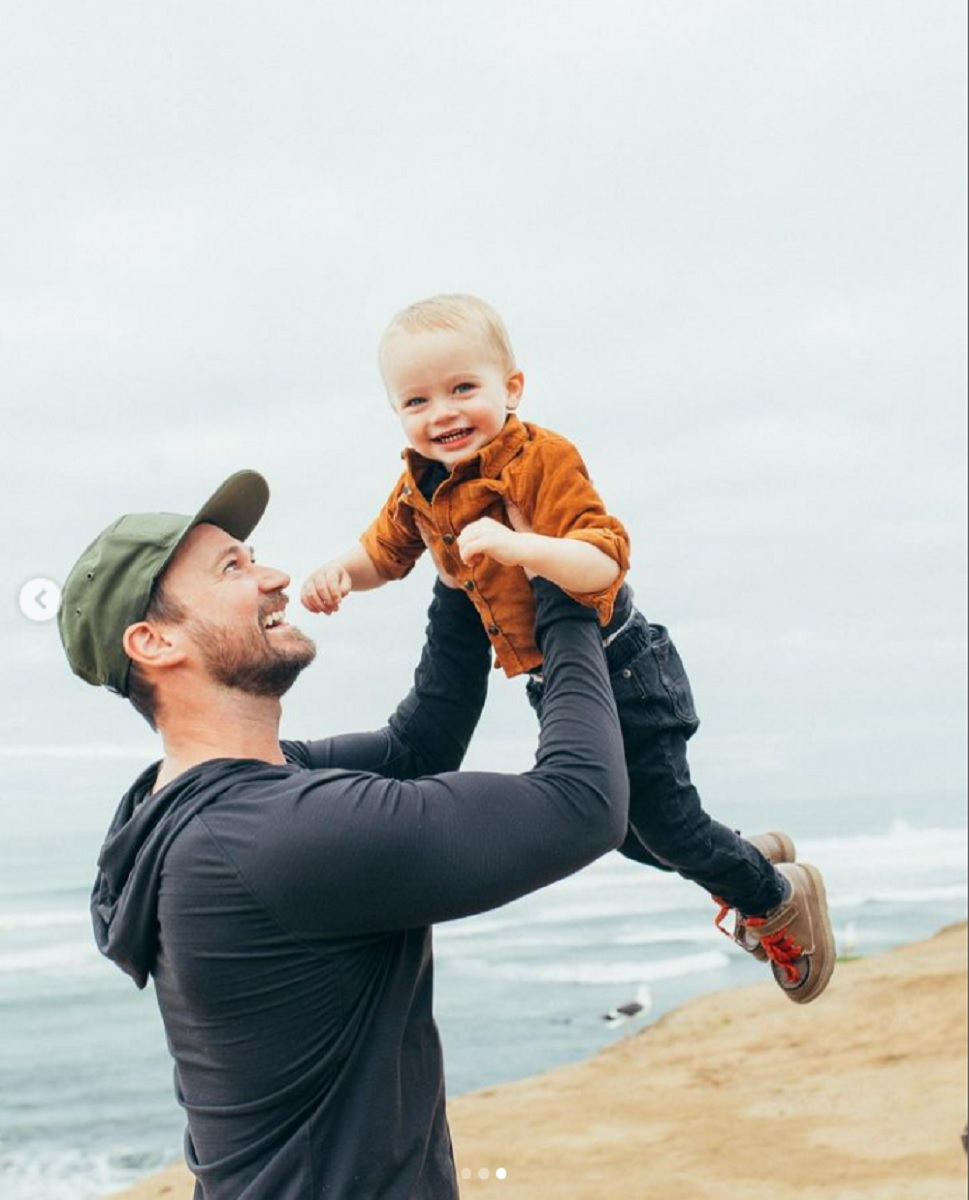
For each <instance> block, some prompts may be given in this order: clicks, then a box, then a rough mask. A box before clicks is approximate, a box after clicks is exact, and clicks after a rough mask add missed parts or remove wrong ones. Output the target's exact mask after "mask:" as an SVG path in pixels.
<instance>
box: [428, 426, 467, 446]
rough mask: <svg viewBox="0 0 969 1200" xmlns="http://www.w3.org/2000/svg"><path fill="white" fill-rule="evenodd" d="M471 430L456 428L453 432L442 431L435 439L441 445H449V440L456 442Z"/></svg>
mask: <svg viewBox="0 0 969 1200" xmlns="http://www.w3.org/2000/svg"><path fill="white" fill-rule="evenodd" d="M470 432H471V430H470V429H455V430H454V432H453V433H442V434H441V436H440V437H436V438H435V439H434V440H435V442H438V443H439V444H441V445H447V443H448V442H456V441H458V439H459V438H463V437H467V436H468V434H469V433H470Z"/></svg>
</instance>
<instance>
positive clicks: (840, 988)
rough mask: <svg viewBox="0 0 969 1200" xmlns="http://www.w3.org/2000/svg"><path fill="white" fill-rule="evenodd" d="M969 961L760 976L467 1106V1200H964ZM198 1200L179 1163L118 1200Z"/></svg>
mask: <svg viewBox="0 0 969 1200" xmlns="http://www.w3.org/2000/svg"><path fill="white" fill-rule="evenodd" d="M966 954H967V946H966V926H965V925H964V924H962V925H958V926H953V927H951V928H948V929H945V930H943V931H942V932H941V933H939V934H938V935H937V936H936V937H934V938H931V939H929V940H928V941H926V942H920V943H918V944H916V945H913V946H905V947H902V948H900V949H897V950H892V951H889V952H887V953H885V954H880V955H877V956H873V957H871V958H865V959H861V960H858V961H855V962H842V963H840V964H839V965H838V969H837V971H836V972H835V977H834V980H833V981H832V983H831V985H830V987H829V988H828V991H827V992H826V993H825V995H824V996H823V997H821V998H820V999H819V1000H818V1001H817V1002H816V1003H814V1004H812V1005H808V1006H805V1007H799V1006H797V1005H795V1004H792V1003H790V1001H788V1000H786V999H785V998H784V997H783V996H781V995H780V993H779V992H778V991H777V989H776V988H775V987H774V986H773V984H771V983H769V982H765V983H763V984H756V985H754V986H753V987H747V988H742V989H738V990H736V991H730V992H723V993H719V994H717V995H712V996H704V997H702V998H700V999H698V1000H694V1001H692V1002H691V1003H689V1004H686V1005H684V1006H683V1007H682V1008H680V1009H677V1010H676V1011H674V1012H672V1013H669V1014H667V1015H666V1016H665V1017H663V1018H662V1019H661V1020H659V1021H657V1022H656V1023H655V1024H654V1025H651V1026H648V1027H647V1028H645V1029H643V1030H641V1031H640V1032H638V1033H636V1034H635V1035H634V1036H627V1037H625V1038H623V1039H622V1040H621V1041H620V1042H618V1044H617V1045H615V1046H612V1047H610V1048H609V1049H607V1050H605V1051H603V1052H602V1053H600V1054H598V1055H597V1056H596V1057H595V1058H593V1059H591V1060H590V1061H588V1062H584V1063H579V1064H576V1065H574V1066H570V1067H565V1068H562V1069H559V1070H556V1071H552V1072H550V1073H548V1074H546V1075H541V1076H538V1077H536V1078H533V1079H526V1080H523V1081H521V1082H519V1083H515V1084H510V1085H506V1086H503V1087H497V1088H490V1089H488V1090H486V1091H483V1092H477V1093H474V1094H473V1095H469V1096H463V1097H459V1098H458V1099H456V1100H454V1101H452V1102H451V1104H450V1105H449V1114H450V1120H451V1126H452V1131H453V1134H454V1143H455V1154H456V1159H457V1163H458V1170H459V1173H460V1174H461V1175H462V1176H463V1178H462V1183H461V1196H462V1200H478V1198H480V1200H484V1198H485V1197H494V1198H495V1200H498V1198H501V1200H608V1198H612V1197H623V1198H624V1200H768V1198H769V1200H777V1198H778V1197H784V1198H785V1200H786V1198H787V1197H797V1198H798V1200H954V1198H955V1197H958V1196H960V1195H963V1196H964V1195H965V1194H966V1157H965V1154H964V1153H963V1149H962V1144H961V1140H960V1138H961V1134H962V1130H963V1128H964V1126H965V1123H966V1115H967V1113H966V1110H967V1012H966V992H967V987H966V984H967V978H966V975H967V972H966ZM499 1168H501V1169H502V1170H503V1172H504V1176H503V1177H499V1176H498V1170H499ZM485 1172H487V1176H485V1174H484V1173H485ZM191 1196H192V1182H191V1179H190V1177H189V1175H188V1173H187V1171H186V1170H185V1168H184V1167H182V1166H179V1167H173V1168H172V1169H171V1170H169V1171H166V1172H163V1173H161V1174H160V1175H156V1176H154V1177H152V1178H151V1179H148V1180H146V1181H144V1182H143V1183H141V1184H139V1185H138V1186H137V1187H134V1188H131V1189H129V1190H128V1191H125V1192H123V1193H120V1196H119V1197H118V1200H121V1198H123V1200H191ZM359 1200H366V1198H365V1197H360V1198H359Z"/></svg>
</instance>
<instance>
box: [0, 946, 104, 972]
mask: <svg viewBox="0 0 969 1200" xmlns="http://www.w3.org/2000/svg"><path fill="white" fill-rule="evenodd" d="M101 963H102V959H101V956H100V955H99V954H98V951H97V948H96V947H95V945H94V943H93V942H88V941H81V942H58V943H57V944H56V945H54V946H44V947H42V948H38V949H33V950H20V951H14V952H12V953H7V954H0V975H6V974H10V973H12V972H18V973H20V974H31V975H39V974H43V973H44V972H47V971H55V972H62V971H64V970H70V971H71V972H72V973H73V975H74V976H76V975H77V974H78V973H79V972H81V971H84V972H85V973H86V972H87V971H89V970H93V969H95V968H100V966H101Z"/></svg>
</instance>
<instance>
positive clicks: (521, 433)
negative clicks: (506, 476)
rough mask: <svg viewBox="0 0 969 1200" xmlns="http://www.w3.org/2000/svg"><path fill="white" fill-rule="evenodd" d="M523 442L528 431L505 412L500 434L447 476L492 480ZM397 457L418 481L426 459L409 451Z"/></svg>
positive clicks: (425, 468)
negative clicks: (401, 459)
mask: <svg viewBox="0 0 969 1200" xmlns="http://www.w3.org/2000/svg"><path fill="white" fill-rule="evenodd" d="M527 441H528V430H527V428H526V427H525V425H524V423H523V422H522V421H520V420H519V419H518V417H516V416H515V414H514V413H509V414H508V416H507V417H506V418H505V424H504V427H503V428H502V431H501V433H499V434H498V436H497V437H496V438H495V439H494V440H493V441H490V442H489V443H488V444H487V446H482V448H481V449H480V450H478V451H477V452H476V453H475V454H472V455H471V457H470V458H463V459H462V460H461V461H460V462H459V463H457V464H456V465H455V467H454V470H453V471H452V473H451V474H452V478H455V479H469V478H475V477H480V478H482V479H496V478H497V477H498V475H500V474H501V472H502V471H503V470H504V469H505V467H507V466H508V464H509V463H510V462H511V460H512V459H513V458H515V456H516V455H517V454H518V453H519V452H520V451H521V448H522V446H524V444H525V443H526V442H527ZM401 458H403V460H404V462H405V463H406V464H407V468H408V470H409V472H410V475H411V477H412V479H414V480H415V481H416V480H418V479H420V477H421V475H423V474H424V472H425V471H426V470H427V468H428V467H429V466H430V464H431V460H430V459H429V458H425V457H424V456H423V454H418V453H417V451H416V450H414V449H412V448H408V449H407V450H402V451H401Z"/></svg>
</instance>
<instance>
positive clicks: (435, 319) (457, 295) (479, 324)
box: [377, 292, 517, 372]
mask: <svg viewBox="0 0 969 1200" xmlns="http://www.w3.org/2000/svg"><path fill="white" fill-rule="evenodd" d="M433 329H452V330H455V331H456V332H459V333H460V332H463V331H465V330H468V329H470V330H473V331H474V332H475V333H478V334H480V335H481V336H482V338H483V339H484V340H485V342H486V343H487V344H488V345H489V346H490V347H491V349H492V350H494V351H495V353H496V354H497V355H498V359H499V361H500V362H501V365H502V367H503V368H504V369H505V370H507V371H508V372H512V371H515V370H517V367H516V364H515V352H514V350H512V348H511V339H510V338H509V336H508V330H507V329H506V328H505V323H504V322H503V321H502V319H501V317H499V316H498V314H497V313H496V312H495V310H494V309H493V308H492V307H491V305H490V304H486V303H485V302H484V300H479V299H478V297H477V296H470V295H467V294H466V293H463V292H454V293H450V294H446V295H441V296H429V297H428V299H426V300H418V301H417V302H416V303H414V304H409V305H408V306H407V307H406V308H402V309H401V310H400V312H399V313H397V314H396V315H395V316H394V317H393V318H392V320H391V322H390V324H389V325H388V326H387V328H386V329H385V330H384V333H383V337H381V339H380V347H379V349H378V351H377V355H378V358H379V360H380V361H381V364H382V363H383V350H384V345H385V343H386V342H387V339H388V338H389V337H390V336H391V334H393V333H396V332H401V333H423V332H425V331H427V330H433Z"/></svg>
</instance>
